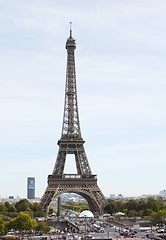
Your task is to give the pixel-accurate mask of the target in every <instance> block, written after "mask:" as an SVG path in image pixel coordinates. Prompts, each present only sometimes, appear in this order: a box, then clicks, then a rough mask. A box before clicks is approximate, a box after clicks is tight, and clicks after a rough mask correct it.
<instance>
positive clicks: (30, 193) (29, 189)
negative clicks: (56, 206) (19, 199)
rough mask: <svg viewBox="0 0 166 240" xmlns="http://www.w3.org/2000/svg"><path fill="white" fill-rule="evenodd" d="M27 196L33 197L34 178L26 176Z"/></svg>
mask: <svg viewBox="0 0 166 240" xmlns="http://www.w3.org/2000/svg"><path fill="white" fill-rule="evenodd" d="M27 198H28V199H35V178H34V177H28V179H27Z"/></svg>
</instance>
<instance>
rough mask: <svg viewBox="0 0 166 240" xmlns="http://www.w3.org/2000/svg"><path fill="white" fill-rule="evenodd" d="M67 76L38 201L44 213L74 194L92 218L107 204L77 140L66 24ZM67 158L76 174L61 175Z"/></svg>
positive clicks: (72, 46) (70, 45)
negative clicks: (54, 151)
mask: <svg viewBox="0 0 166 240" xmlns="http://www.w3.org/2000/svg"><path fill="white" fill-rule="evenodd" d="M66 49H67V72H66V89H65V104H64V116H63V125H62V134H61V139H60V140H59V141H58V143H57V144H58V145H59V152H58V155H57V159H56V162H55V167H54V169H53V173H52V175H49V176H48V186H47V188H46V190H45V193H44V194H43V197H42V198H41V201H40V206H41V207H42V208H43V209H44V211H45V212H48V208H49V205H50V204H51V202H52V201H53V200H54V199H55V198H56V197H58V196H59V195H60V194H62V193H69V192H72V193H77V194H79V195H81V196H82V197H84V198H85V199H86V200H87V202H88V204H89V206H90V210H91V211H92V212H93V213H94V214H100V213H101V212H102V210H103V208H104V207H105V206H106V205H107V204H108V202H107V200H106V198H105V197H104V195H103V193H102V192H101V190H100V188H99V187H98V185H97V176H96V175H93V174H92V171H91V168H90V165H89V162H88V159H87V156H86V153H85V149H84V143H85V141H84V140H83V138H82V136H81V130H80V123H79V115H78V104H77V88H76V74H75V56H74V50H75V49H76V43H75V40H74V39H73V37H72V28H71V23H70V37H69V38H68V39H67V42H66ZM67 154H74V155H75V163H76V169H77V174H64V167H65V161H66V155H67Z"/></svg>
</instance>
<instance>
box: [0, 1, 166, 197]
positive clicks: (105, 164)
mask: <svg viewBox="0 0 166 240" xmlns="http://www.w3.org/2000/svg"><path fill="white" fill-rule="evenodd" d="M165 13H166V1H165V0H158V1H156V0H155V1H154V0H139V1H138V0H137V1H133V0H116V1H115V0H114V1H113V0H103V1H98V0H91V1H88V0H87V1H86V0H84V1H76V0H75V1H74V0H70V1H67V0H47V1H46V0H45V1H44V0H28V1H25V0H5V1H3V0H0V23H1V24H0V56H1V57H0V66H1V67H0V69H1V70H0V83H1V84H0V98H1V100H0V196H1V197H6V196H11V195H13V196H14V197H16V196H17V195H19V196H20V197H26V196H27V191H26V189H27V177H35V179H36V196H38V197H41V196H42V195H43V193H44V191H45V188H46V186H47V176H48V174H51V173H52V171H53V167H54V164H55V161H56V157H57V153H58V146H57V141H58V140H59V139H60V136H61V129H62V119H63V106H64V96H65V76H66V57H67V56H66V49H65V43H66V40H67V38H68V37H69V23H70V21H72V22H73V37H74V38H75V39H76V43H77V49H76V76H77V89H78V104H79V117H80V124H81V132H82V136H83V138H84V140H85V141H86V143H85V145H84V146H85V150H86V154H87V157H88V160H89V163H90V166H91V169H92V172H93V174H97V176H98V185H99V187H100V188H101V190H102V192H103V193H104V195H105V196H106V197H108V196H109V195H110V194H112V193H114V194H116V195H117V194H119V193H121V194H123V195H124V196H131V197H132V196H140V195H142V194H158V193H159V191H160V190H163V189H166V174H165V172H166V14H165ZM75 171H76V170H75V165H74V157H73V156H72V157H70V158H69V157H68V158H67V162H66V167H65V172H66V173H75Z"/></svg>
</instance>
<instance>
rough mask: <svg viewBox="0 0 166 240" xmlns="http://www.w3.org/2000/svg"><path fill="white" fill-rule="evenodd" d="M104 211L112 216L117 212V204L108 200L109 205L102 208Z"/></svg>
mask: <svg viewBox="0 0 166 240" xmlns="http://www.w3.org/2000/svg"><path fill="white" fill-rule="evenodd" d="M104 211H106V212H108V213H110V214H113V213H115V212H116V211H117V204H116V202H115V201H113V200H109V204H108V205H107V206H106V207H105V208H104Z"/></svg>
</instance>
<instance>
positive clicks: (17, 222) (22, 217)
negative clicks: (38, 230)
mask: <svg viewBox="0 0 166 240" xmlns="http://www.w3.org/2000/svg"><path fill="white" fill-rule="evenodd" d="M35 227H36V221H35V220H32V219H31V217H30V216H29V214H28V213H24V212H20V214H19V215H18V217H16V218H14V219H13V220H12V221H11V222H10V223H9V229H11V228H13V229H14V230H16V231H17V230H19V231H23V230H25V231H29V230H32V229H34V228H35Z"/></svg>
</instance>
